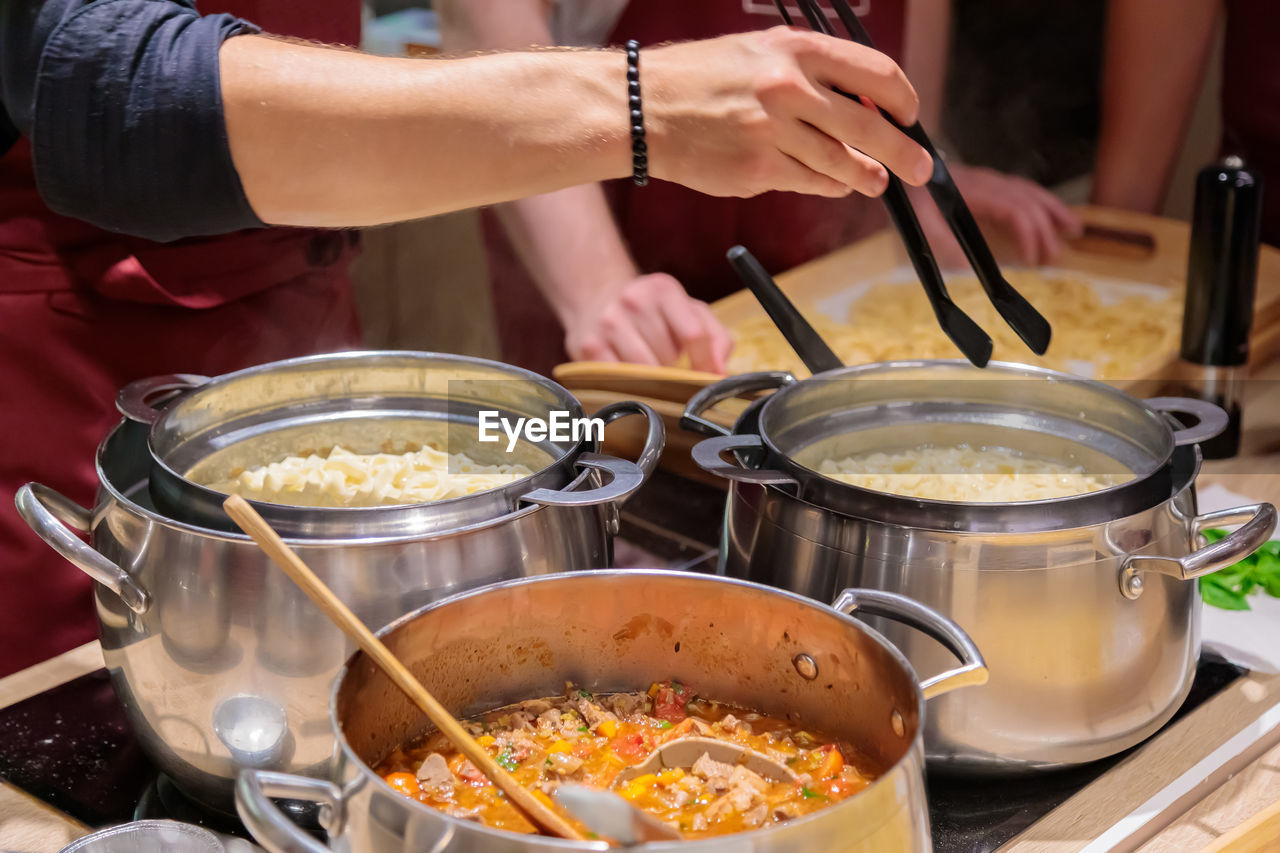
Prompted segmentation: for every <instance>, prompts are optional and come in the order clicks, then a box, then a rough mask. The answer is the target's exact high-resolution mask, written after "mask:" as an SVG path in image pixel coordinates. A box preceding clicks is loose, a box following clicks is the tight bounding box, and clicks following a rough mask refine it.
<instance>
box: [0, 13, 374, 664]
mask: <svg viewBox="0 0 1280 853" xmlns="http://www.w3.org/2000/svg"><path fill="white" fill-rule="evenodd" d="M200 10H201V11H202V12H203V13H205V14H210V13H214V12H221V11H227V12H231V13H233V14H236V15H240V16H242V17H244V18H246V19H248V20H251V21H253V22H255V23H257V24H259V25H261V26H262V27H263V29H264V30H266V31H267V32H274V33H279V34H283V35H292V36H296V37H299V38H307V39H315V40H320V41H326V42H334V43H345V44H355V43H357V42H358V40H359V26H360V6H359V3H357V2H355V0H229V2H223V3H216V2H210V3H205V2H202V3H201V4H200ZM192 203H193V204H198V203H199V200H198V199H193V200H192ZM355 242H356V241H355V235H354V233H351V234H348V233H344V232H322V231H311V230H306V229H284V228H280V229H275V228H273V229H260V230H254V231H243V232H239V233H236V234H229V235H226V236H222V237H211V238H201V239H195V240H184V241H179V242H176V243H170V244H163V245H161V244H156V243H151V242H149V241H146V240H141V239H137V238H131V237H127V236H122V235H119V234H113V233H110V232H106V231H102V230H100V229H98V228H95V227H93V226H91V225H87V224H85V223H83V222H80V221H78V220H75V219H69V218H67V217H63V216H58V215H56V214H53V213H51V212H50V211H49V210H48V209H47V208H46V207H45V206H44V204H43V203H42V202H41V200H40V196H39V194H38V193H37V192H36V187H35V180H34V176H33V175H32V172H31V162H30V148H29V146H28V144H27V142H26V141H25V140H19V141H18V143H17V144H16V145H15V146H14V147H13V148H12V149H10V150H9V151H8V152H7V153H6V154H5V155H4V156H3V157H0V447H3V448H4V450H3V453H4V456H3V458H2V459H0V676H3V675H5V674H7V673H9V672H13V671H15V670H17V669H20V668H22V667H25V666H28V665H30V664H33V663H36V662H38V661H40V660H43V659H45V658H48V657H50V656H52V655H54V654H57V653H59V652H62V651H65V650H67V649H69V648H72V647H74V646H76V645H78V644H80V643H84V642H87V641H88V640H90V639H92V638H93V637H94V635H95V634H96V630H97V629H96V622H95V619H94V615H93V609H92V597H91V585H90V582H89V580H88V578H87V577H85V576H84V575H83V574H82V573H81V572H80V571H78V570H77V569H75V568H74V567H72V566H71V565H70V564H68V563H67V562H66V561H65V560H63V559H62V558H60V557H58V556H57V555H56V554H54V553H53V551H51V550H50V549H49V547H48V546H46V545H45V544H44V543H43V542H41V541H40V540H39V539H38V538H37V537H36V536H35V535H34V534H33V533H32V532H31V531H30V530H29V529H28V528H27V526H26V524H25V523H23V522H22V520H21V519H19V518H18V516H17V513H16V512H15V511H14V507H13V494H14V492H15V491H16V490H17V489H18V487H19V486H20V485H22V484H23V483H25V482H28V481H32V480H35V481H39V482H42V483H44V484H46V485H49V486H52V487H53V488H55V489H57V490H59V491H61V492H63V493H64V494H66V495H67V496H68V497H70V498H72V499H73V500H75V501H76V502H77V503H80V504H81V505H83V506H92V505H93V500H94V492H95V487H96V476H95V473H94V468H93V461H94V460H93V457H94V450H95V448H96V447H97V444H98V442H99V441H101V440H102V438H103V437H104V436H105V435H106V433H107V431H108V430H109V429H110V428H111V426H112V425H113V424H114V423H115V422H116V421H117V420H118V419H119V416H118V414H117V413H116V411H115V408H114V400H115V394H116V392H117V391H118V390H119V388H120V387H121V386H123V385H125V384H127V383H128V382H131V381H133V380H134V379H138V378H141V377H145V376H153V375H158V374H163V373H173V372H182V373H202V374H208V375H216V374H219V373H225V372H228V371H231V370H236V369H238V368H241V367H246V366H248V365H251V364H255V363H258V362H262V361H269V360H272V359H278V358H287V357H290V356H295V355H305V354H308V353H313V352H322V351H326V350H334V349H341V348H344V347H348V346H351V345H353V344H355V343H357V342H358V341H359V327H358V324H357V322H356V310H355V303H354V300H353V298H352V293H351V288H350V284H349V281H348V278H347V266H348V264H349V262H350V260H351V258H352V257H353V256H354V253H355Z"/></svg>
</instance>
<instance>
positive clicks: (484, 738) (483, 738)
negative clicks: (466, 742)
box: [476, 735, 497, 746]
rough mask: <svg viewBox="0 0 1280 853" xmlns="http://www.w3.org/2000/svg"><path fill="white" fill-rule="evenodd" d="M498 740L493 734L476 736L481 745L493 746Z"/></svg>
mask: <svg viewBox="0 0 1280 853" xmlns="http://www.w3.org/2000/svg"><path fill="white" fill-rule="evenodd" d="M496 740H497V739H496V738H495V737H494V736H493V735H480V737H478V738H476V743H478V744H480V745H481V746H493V744H494V743H495V742H496Z"/></svg>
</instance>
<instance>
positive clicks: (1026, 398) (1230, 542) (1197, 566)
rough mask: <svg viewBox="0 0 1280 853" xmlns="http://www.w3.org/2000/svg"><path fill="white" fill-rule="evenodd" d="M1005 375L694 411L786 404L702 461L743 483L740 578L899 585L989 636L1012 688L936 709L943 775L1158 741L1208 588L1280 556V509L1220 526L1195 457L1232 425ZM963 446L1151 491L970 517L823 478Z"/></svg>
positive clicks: (936, 748)
mask: <svg viewBox="0 0 1280 853" xmlns="http://www.w3.org/2000/svg"><path fill="white" fill-rule="evenodd" d="M988 371H994V372H995V375H996V376H997V377H1000V376H1003V377H1004V379H1003V381H1002V380H1001V379H999V378H996V379H993V378H990V374H988V375H987V376H981V377H979V378H978V379H975V380H974V381H968V380H969V379H971V378H972V377H973V376H974V375H975V374H976V373H977V371H975V370H973V369H972V368H968V367H963V366H961V365H960V364H959V363H955V362H942V363H938V362H918V363H896V364H883V365H866V366H863V367H860V368H847V369H846V370H844V371H835V372H832V373H830V374H822V375H821V376H819V377H815V378H814V379H811V380H805V381H804V382H796V381H795V380H794V379H793V378H792V377H790V376H789V375H787V374H762V375H752V376H745V377H735V378H730V379H727V380H725V381H724V382H722V383H719V384H718V385H717V386H713V387H711V388H709V389H707V390H706V392H705V393H703V394H702V395H700V396H699V397H698V399H696V400H693V401H691V403H690V407H689V411H688V412H687V415H689V416H690V422H691V423H692V424H693V425H694V426H695V427H696V428H702V429H705V426H703V425H704V424H705V423H706V422H705V421H703V420H702V419H701V418H700V417H699V415H700V413H701V412H702V411H705V409H706V408H707V407H708V406H709V405H712V404H714V403H715V402H716V401H717V400H720V399H725V398H727V397H729V396H734V395H736V394H738V393H742V392H745V391H758V390H765V389H767V388H769V387H772V388H779V387H781V388H782V389H783V390H780V391H778V392H777V393H775V394H774V395H773V396H772V397H770V398H767V399H765V400H763V401H758V402H757V403H755V404H753V405H752V407H751V408H750V409H749V410H748V411H747V412H746V413H744V415H743V416H742V418H741V419H740V421H739V423H738V424H737V426H736V431H737V434H734V435H728V436H725V435H720V436H717V437H715V438H711V439H707V440H705V441H703V442H702V443H700V444H699V445H697V446H696V447H695V449H694V457H695V460H697V461H698V462H699V464H701V465H702V466H703V467H704V468H706V469H707V470H710V471H714V472H715V473H717V474H720V475H722V476H725V477H727V478H729V479H730V480H732V483H731V485H730V490H729V497H728V503H727V506H726V511H725V523H724V535H723V539H722V555H721V557H722V570H723V571H724V572H725V573H727V574H729V575H732V576H735V577H742V578H749V579H751V580H754V581H758V582H761V583H768V584H772V585H775V586H780V587H783V588H786V589H790V590H793V591H796V592H800V593H802V594H805V595H808V596H811V597H814V598H817V599H820V600H824V599H827V598H829V597H830V596H831V595H832V593H833V591H834V590H838V589H840V588H843V587H845V586H855V585H856V586H866V587H873V588H878V589H885V590H892V591H895V592H900V593H903V594H905V595H908V596H911V597H912V598H914V599H916V600H918V601H921V602H923V603H925V604H928V605H929V606H931V607H933V608H935V609H937V610H938V611H939V612H941V613H943V614H945V615H946V616H947V617H949V618H951V619H953V620H955V621H956V622H957V623H958V624H959V625H961V626H962V627H963V628H964V629H965V630H966V631H968V632H969V633H970V634H971V635H972V636H973V637H974V639H975V641H976V642H977V643H978V644H979V645H980V646H981V648H982V649H983V651H984V653H985V654H986V656H987V660H988V662H989V664H990V667H991V681H990V683H989V684H988V685H987V686H985V687H984V688H982V689H981V690H974V691H966V692H965V693H963V694H957V695H955V696H948V697H946V698H944V699H941V700H939V702H938V703H937V704H936V706H935V707H934V708H933V709H931V713H930V715H929V720H928V723H927V728H926V731H925V744H926V749H927V751H928V756H929V759H930V761H931V764H932V766H935V767H937V768H938V769H939V770H944V771H945V770H952V771H956V772H964V773H1010V772H1021V771H1029V770H1034V769H1048V768H1054V767H1061V766H1065V765H1072V764H1078V763H1083V762H1087V761H1092V760H1094V759H1097V758H1101V757H1104V756H1107V755H1111V754H1113V753H1116V752H1118V751H1120V750H1123V749H1126V748H1127V747H1129V746H1132V745H1133V744H1135V743H1138V742H1140V741H1141V740H1143V739H1144V738H1146V737H1148V736H1149V735H1151V734H1152V733H1153V732H1155V731H1156V730H1157V729H1158V728H1160V726H1162V725H1163V724H1164V723H1165V722H1167V721H1168V719H1169V718H1170V717H1171V716H1172V715H1173V713H1174V711H1175V710H1176V709H1177V708H1178V706H1179V705H1180V704H1181V703H1182V701H1183V699H1184V698H1185V697H1186V694H1187V691H1188V690H1189V689H1190V686H1191V680H1192V677H1193V674H1194V671H1195V663H1196V659H1197V657H1198V655H1199V646H1200V632H1199V614H1200V605H1199V595H1198V592H1197V589H1196V583H1195V581H1194V579H1195V578H1197V577H1200V576H1202V575H1204V574H1208V573H1209V572H1212V571H1215V570H1217V569H1219V568H1222V567H1224V566H1227V565H1230V564H1231V563H1233V562H1236V561H1237V560H1239V559H1241V558H1243V557H1244V556H1246V555H1248V554H1249V553H1251V552H1252V551H1253V550H1254V549H1256V548H1257V547H1258V546H1259V545H1260V544H1262V543H1263V542H1264V541H1266V539H1267V538H1268V537H1269V536H1270V535H1271V533H1272V531H1273V530H1274V528H1275V524H1276V512H1275V508H1274V507H1272V506H1271V505H1270V504H1265V503H1264V504H1255V505H1251V506H1244V507H1239V508H1236V509H1232V510H1227V511H1224V512H1216V513H1209V514H1200V513H1198V511H1197V508H1196V499H1195V490H1194V481H1195V477H1196V473H1197V472H1198V470H1199V466H1200V456H1199V450H1198V448H1196V447H1195V445H1194V441H1195V440H1197V438H1201V437H1203V436H1204V434H1205V433H1206V432H1209V431H1211V430H1212V428H1213V427H1214V426H1215V422H1216V421H1217V420H1220V419H1214V418H1206V421H1205V423H1207V426H1206V427H1205V428H1197V429H1194V430H1193V431H1184V430H1177V429H1175V427H1174V426H1173V425H1171V424H1161V423H1160V421H1159V418H1158V416H1157V414H1156V412H1158V411H1160V410H1174V411H1185V410H1189V409H1191V408H1192V406H1193V405H1194V404H1193V403H1187V402H1185V401H1176V400H1175V401H1171V400H1158V401H1155V403H1154V405H1153V404H1151V402H1150V401H1148V402H1147V403H1145V404H1144V403H1143V402H1141V401H1138V400H1135V399H1133V398H1131V397H1127V396H1126V395H1123V394H1121V393H1120V392H1118V391H1115V390H1114V389H1111V388H1108V387H1106V386H1101V385H1100V384H1099V383H1094V382H1089V381H1087V380H1082V379H1076V378H1073V377H1069V376H1066V375H1063V374H1058V373H1053V372H1050V371H1042V370H1039V369H1035V368H1027V367H1021V366H1015V365H992V366H991V367H989V368H988ZM823 401H825V404H824V402H823ZM1196 408H1198V409H1201V410H1203V409H1202V407H1198V406H1197V407H1196ZM1072 412H1074V413H1075V417H1074V418H1072V417H1070V415H1071V413H1072ZM779 413H785V414H789V415H791V416H792V417H793V418H794V420H792V419H789V418H788V417H785V416H782V417H780V416H779ZM720 432H723V431H722V430H721V431H720ZM1162 432H1163V433H1164V438H1163V439H1162V438H1161V433H1162ZM762 434H763V435H762ZM801 437H802V438H803V440H800V439H801ZM957 440H970V441H973V442H975V443H978V444H998V445H1006V446H1013V447H1015V448H1026V449H1031V450H1032V451H1033V452H1036V453H1037V454H1040V455H1049V456H1053V455H1059V456H1060V457H1064V458H1069V459H1074V460H1076V461H1077V462H1079V463H1080V464H1083V465H1085V466H1086V469H1087V470H1090V471H1100V470H1101V471H1115V470H1116V469H1115V468H1114V463H1116V462H1120V463H1122V464H1123V465H1124V467H1125V468H1128V469H1129V470H1131V471H1133V472H1134V473H1135V477H1134V479H1133V480H1132V481H1130V482H1129V483H1127V484H1125V485H1123V486H1119V487H1112V488H1110V489H1106V490H1103V491H1099V492H1095V493H1092V494H1087V495H1082V496H1079V497H1073V498H1065V499H1057V500H1044V501H1035V502H1025V503H1021V504H1016V503H1015V504H964V503H956V502H947V501H927V500H918V499H914V498H902V497H897V496H889V495H881V494H878V493H875V492H866V491H865V490H861V489H853V487H850V486H846V485H845V484H843V483H838V482H835V481H833V480H827V478H823V477H821V476H820V475H818V474H817V473H816V472H814V471H813V470H812V466H815V465H816V460H817V459H820V458H821V455H837V454H838V455H847V454H849V453H851V452H858V451H859V450H863V449H871V448H881V449H891V448H899V447H905V446H912V445H918V444H921V443H924V442H925V441H937V442H939V443H955V442H956V441H957ZM793 441H794V443H790V442H793ZM1188 442H1191V443H1188ZM726 453H732V459H726V458H725V457H724V455H723V454H726ZM784 457H785V458H784ZM822 481H825V482H822ZM859 492H860V493H861V494H857V493H859ZM845 499H847V500H848V502H847V503H846V502H841V501H843V500H845ZM824 501H829V502H824ZM1232 524H1242V525H1243V526H1242V527H1240V528H1239V529H1238V530H1236V531H1235V532H1233V533H1232V534H1231V535H1229V536H1228V537H1226V538H1225V539H1223V540H1222V541H1220V542H1217V543H1215V544H1213V545H1210V546H1205V545H1204V542H1203V540H1201V538H1200V534H1201V533H1203V531H1204V530H1205V529H1207V528H1210V527H1219V526H1228V525H1232ZM883 630H884V632H885V634H886V636H888V637H889V638H890V640H892V641H893V642H895V643H896V644H897V645H898V647H899V648H901V649H902V650H903V651H904V652H905V653H906V655H907V657H908V659H909V660H910V661H911V662H912V664H913V666H915V667H916V669H917V670H918V671H920V672H923V673H928V672H931V671H936V669H937V668H938V667H939V666H941V665H942V664H943V658H942V656H940V655H939V654H938V653H937V650H936V649H935V648H933V647H932V646H931V644H929V643H922V642H920V641H919V639H918V638H917V637H914V636H912V635H911V634H909V633H907V632H903V631H900V630H899V629H898V628H896V627H894V626H892V625H886V626H884V628H883Z"/></svg>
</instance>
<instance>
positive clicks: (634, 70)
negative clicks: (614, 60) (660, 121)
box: [627, 39, 649, 187]
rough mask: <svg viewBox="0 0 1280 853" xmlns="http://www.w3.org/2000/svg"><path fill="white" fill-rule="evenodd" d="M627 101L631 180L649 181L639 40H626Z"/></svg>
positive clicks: (637, 184) (640, 183)
mask: <svg viewBox="0 0 1280 853" xmlns="http://www.w3.org/2000/svg"><path fill="white" fill-rule="evenodd" d="M627 101H628V103H630V105H631V180H633V181H635V184H636V186H638V187H643V186H644V185H645V184H647V183H649V146H648V145H647V144H646V143H645V141H644V106H643V104H642V103H641V101H640V42H638V41H636V40H635V39H632V40H631V41H629V42H627Z"/></svg>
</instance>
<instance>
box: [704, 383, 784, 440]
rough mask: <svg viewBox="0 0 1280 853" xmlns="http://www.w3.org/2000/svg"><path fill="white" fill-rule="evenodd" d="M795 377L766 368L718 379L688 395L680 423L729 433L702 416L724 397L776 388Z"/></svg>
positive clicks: (730, 398) (725, 433)
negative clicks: (765, 369) (758, 371)
mask: <svg viewBox="0 0 1280 853" xmlns="http://www.w3.org/2000/svg"><path fill="white" fill-rule="evenodd" d="M795 381H796V378H795V377H794V376H792V375H791V374H790V373H787V372H786V371H782V370H767V371H764V372H761V373H743V374H741V375H739V376H729V377H726V378H724V379H721V380H720V381H719V382H713V383H712V384H710V385H708V386H707V387H705V388H703V389H702V390H701V391H699V392H698V393H696V394H694V395H693V396H692V397H690V398H689V402H688V403H687V404H686V405H685V407H684V414H683V415H681V416H680V426H681V427H682V428H684V429H687V430H689V431H690V432H700V433H702V434H703V435H728V434H729V430H727V429H725V428H724V427H722V426H720V425H719V424H717V423H712V422H711V421H709V420H707V419H706V418H704V417H702V413H703V412H705V411H707V410H708V409H710V408H712V407H714V406H716V405H717V404H719V403H723V402H724V401H725V400H732V399H733V398H734V397H741V396H742V395H744V394H754V393H756V392H758V391H776V390H777V389H779V388H782V387H784V386H787V385H791V384H793V383H794V382H795Z"/></svg>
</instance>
